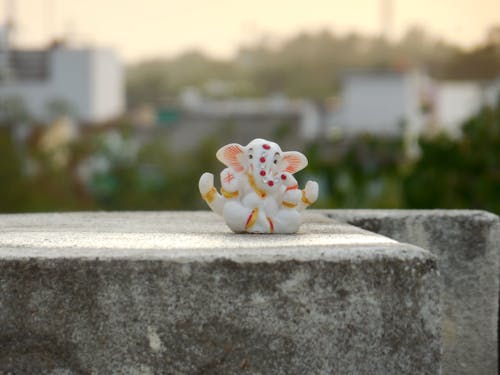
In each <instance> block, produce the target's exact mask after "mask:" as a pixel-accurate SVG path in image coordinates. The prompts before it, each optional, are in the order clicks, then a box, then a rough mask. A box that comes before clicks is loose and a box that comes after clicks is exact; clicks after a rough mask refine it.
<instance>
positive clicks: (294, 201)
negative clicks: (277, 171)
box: [278, 172, 301, 208]
mask: <svg viewBox="0 0 500 375" xmlns="http://www.w3.org/2000/svg"><path fill="white" fill-rule="evenodd" d="M280 177H281V183H282V185H283V187H284V191H283V195H282V196H281V198H280V199H279V202H278V203H279V204H281V206H282V207H286V208H296V207H297V206H298V204H299V202H300V198H301V191H300V190H299V184H298V183H297V180H296V179H295V177H293V175H292V174H291V173H288V172H284V173H282V174H281V176H280Z"/></svg>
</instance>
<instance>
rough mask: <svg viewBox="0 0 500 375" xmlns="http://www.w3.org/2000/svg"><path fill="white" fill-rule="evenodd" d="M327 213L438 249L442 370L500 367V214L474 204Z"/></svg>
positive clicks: (474, 371)
mask: <svg viewBox="0 0 500 375" xmlns="http://www.w3.org/2000/svg"><path fill="white" fill-rule="evenodd" d="M324 213H326V214H328V216H330V217H332V218H335V219H337V220H342V221H344V222H348V223H351V224H353V225H356V226H359V227H361V228H364V229H367V230H369V231H372V232H375V233H379V234H382V235H384V236H388V237H390V238H393V239H395V240H397V241H401V242H407V243H411V244H414V245H416V246H421V247H423V248H425V249H428V250H430V251H431V252H433V253H434V254H435V255H437V256H438V264H439V270H440V273H441V276H440V285H441V311H442V318H441V321H442V340H443V358H442V371H443V374H450V375H455V374H471V375H475V374H481V375H488V374H495V375H496V374H497V373H498V339H497V332H498V301H499V300H498V296H499V282H498V277H499V272H498V271H499V261H498V257H499V251H500V221H499V218H498V216H496V215H493V214H491V213H488V212H484V211H471V210H331V211H324Z"/></svg>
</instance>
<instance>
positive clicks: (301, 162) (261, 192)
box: [199, 139, 318, 233]
mask: <svg viewBox="0 0 500 375" xmlns="http://www.w3.org/2000/svg"><path fill="white" fill-rule="evenodd" d="M216 156H217V159H219V160H220V161H221V162H222V163H224V164H225V165H227V168H226V169H224V170H223V171H222V173H221V175H220V179H221V193H220V194H219V192H218V191H217V189H216V188H215V186H214V175H213V174H211V173H204V174H203V175H202V176H201V177H200V181H199V188H200V193H201V196H202V198H203V199H204V200H205V201H206V202H207V203H208V205H209V206H210V208H211V209H212V210H213V211H214V212H215V213H217V214H219V215H222V216H223V217H224V221H225V222H226V224H227V225H228V226H229V228H231V230H232V231H233V232H236V233H244V232H247V233H296V232H297V231H298V229H299V226H300V221H301V220H300V211H302V210H304V209H305V208H306V207H308V206H309V205H311V204H312V203H314V202H315V201H316V199H317V198H318V184H317V183H316V182H314V181H308V182H307V184H306V187H305V188H304V190H300V189H299V186H298V184H297V180H296V179H295V177H293V173H295V172H297V171H300V170H301V169H303V168H304V167H305V166H306V165H307V158H306V157H305V156H304V155H303V154H301V153H300V152H297V151H288V152H283V151H281V148H280V146H278V145H277V144H276V143H274V142H270V141H266V140H265V139H254V140H253V141H252V142H250V143H249V144H248V145H247V146H246V147H243V146H240V145H239V144H237V143H231V144H228V145H226V146H224V147H222V148H220V149H219V150H218V151H217V154H216Z"/></svg>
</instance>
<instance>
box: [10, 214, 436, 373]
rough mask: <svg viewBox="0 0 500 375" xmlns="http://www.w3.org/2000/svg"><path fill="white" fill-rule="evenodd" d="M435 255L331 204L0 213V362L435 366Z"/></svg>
mask: <svg viewBox="0 0 500 375" xmlns="http://www.w3.org/2000/svg"><path fill="white" fill-rule="evenodd" d="M437 280H438V276H437V268H436V259H435V257H434V256H433V255H432V254H430V253H429V252H428V251H426V250H423V249H421V248H418V247H415V246H412V245H407V244H400V243H398V242H396V241H394V240H391V239H389V238H386V237H383V236H380V235H376V234H373V233H370V232H367V231H364V230H361V229H358V228H355V227H353V226H350V225H347V224H342V223H339V222H336V221H333V220H331V219H327V218H326V217H325V216H323V215H319V214H314V213H312V214H309V215H307V216H306V217H305V223H304V225H303V226H302V229H301V232H300V233H298V234H297V235H237V234H233V233H231V232H229V230H228V229H227V228H226V227H225V225H224V223H223V222H222V220H220V219H219V218H218V217H217V216H215V215H214V214H212V213H208V212H143V213H129V212H120V213H66V214H30V215H0V327H2V330H1V331H0V373H9V372H11V373H14V374H22V373H39V374H43V373H47V374H89V373H95V374H100V373H120V374H160V373H165V374H169V373H172V374H176V373H179V374H181V373H182V374H185V373H186V374H187V373H189V374H220V373H229V374H231V373H242V372H244V373H251V374H269V373H272V374H290V373H297V374H305V373H307V374H331V373H339V374H341V373H346V374H417V373H419V374H423V373H425V374H437V373H439V368H440V329H439V327H440V325H439V300H438V287H437Z"/></svg>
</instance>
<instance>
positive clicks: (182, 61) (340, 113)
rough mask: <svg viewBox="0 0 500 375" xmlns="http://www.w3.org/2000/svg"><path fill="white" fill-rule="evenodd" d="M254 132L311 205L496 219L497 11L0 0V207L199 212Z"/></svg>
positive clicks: (325, 0) (472, 2)
mask: <svg viewBox="0 0 500 375" xmlns="http://www.w3.org/2000/svg"><path fill="white" fill-rule="evenodd" d="M256 137H261V138H267V139H270V140H274V141H276V142H277V143H279V144H280V145H281V146H282V148H283V149H284V150H290V149H296V150H299V151H301V152H303V153H305V154H306V155H307V156H308V158H309V166H308V167H307V168H306V170H305V171H303V172H300V173H299V174H298V176H297V177H298V179H299V180H300V181H302V183H304V182H305V181H306V180H307V179H314V180H316V181H318V182H319V184H320V198H319V200H318V202H317V203H316V204H315V207H316V208H361V207H363V208H477V209H486V210H489V211H492V212H495V213H497V214H500V3H499V2H498V0H440V1H435V0H433V1H430V0H421V1H418V2H416V1H411V0H352V1H349V2H346V1H340V0H309V1H307V2H303V1H295V2H293V1H292V2H290V1H284V0H276V1H271V2H269V1H263V0H253V1H251V2H248V1H246V2H243V1H238V0H212V1H210V2H206V1H201V0H184V1H182V2H177V1H175V2H174V1H165V0H162V1H160V0H148V1H139V0H128V1H126V0H107V1H97V0H86V1H84V2H82V1H78V0H17V1H16V0H0V212H33V211H67V210H165V209H205V208H206V205H205V204H204V202H203V201H202V200H201V199H200V197H199V193H198V189H197V181H198V178H199V176H200V175H201V174H202V173H203V172H205V171H210V172H212V173H214V174H216V175H217V174H218V173H219V172H220V171H221V170H222V169H223V165H222V164H221V163H219V162H218V161H217V160H216V159H215V151H216V150H217V149H218V148H219V147H221V146H223V145H224V144H226V143H229V142H239V143H241V144H247V143H248V142H249V141H250V140H252V139H253V138H256Z"/></svg>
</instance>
